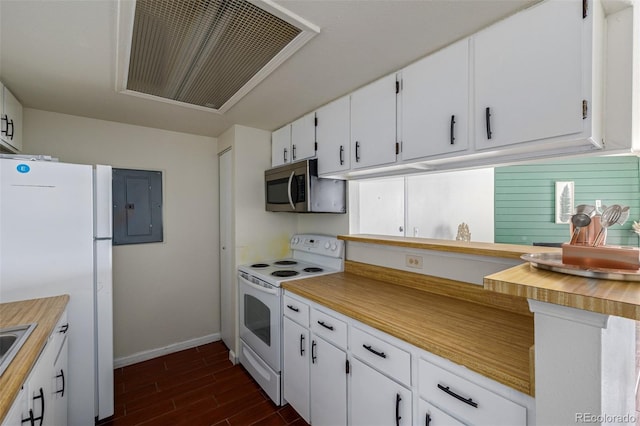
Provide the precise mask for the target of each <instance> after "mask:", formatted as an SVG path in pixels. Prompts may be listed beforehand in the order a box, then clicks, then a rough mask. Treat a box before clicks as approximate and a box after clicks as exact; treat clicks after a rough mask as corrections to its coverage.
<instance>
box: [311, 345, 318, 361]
mask: <svg viewBox="0 0 640 426" xmlns="http://www.w3.org/2000/svg"><path fill="white" fill-rule="evenodd" d="M316 358H317V356H316V341H315V340H312V341H311V364H315V363H316Z"/></svg>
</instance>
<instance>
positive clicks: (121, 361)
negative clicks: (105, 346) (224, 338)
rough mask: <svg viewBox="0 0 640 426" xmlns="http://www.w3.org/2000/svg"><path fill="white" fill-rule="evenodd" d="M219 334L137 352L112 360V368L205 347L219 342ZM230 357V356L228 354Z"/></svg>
mask: <svg viewBox="0 0 640 426" xmlns="http://www.w3.org/2000/svg"><path fill="white" fill-rule="evenodd" d="M220 339H221V337H220V333H213V334H209V335H206V336H202V337H197V338H195V339H191V340H186V341H184V342H179V343H173V344H171V345H168V346H165V347H162V348H157V349H150V350H148V351H143V352H138V353H135V354H133V355H128V356H124V357H121V358H116V359H114V360H113V368H121V367H126V366H127V365H131V364H136V363H138V362H142V361H148V360H150V359H153V358H157V357H159V356H163V355H168V354H171V353H174V352H178V351H182V350H184V349H190V348H195V347H196V346H201V345H206V344H207V343H211V342H217V341H218V340H220ZM229 356H231V354H229Z"/></svg>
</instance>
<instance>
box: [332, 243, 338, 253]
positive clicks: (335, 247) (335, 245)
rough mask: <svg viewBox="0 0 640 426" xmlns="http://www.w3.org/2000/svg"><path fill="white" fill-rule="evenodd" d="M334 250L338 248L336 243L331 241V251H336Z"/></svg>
mask: <svg viewBox="0 0 640 426" xmlns="http://www.w3.org/2000/svg"><path fill="white" fill-rule="evenodd" d="M336 250H338V245H337V244H336V243H333V244H332V245H331V251H336Z"/></svg>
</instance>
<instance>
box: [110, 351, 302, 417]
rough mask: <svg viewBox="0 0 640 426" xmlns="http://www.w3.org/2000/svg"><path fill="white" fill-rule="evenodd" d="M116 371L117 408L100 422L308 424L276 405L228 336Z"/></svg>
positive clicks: (289, 407)
mask: <svg viewBox="0 0 640 426" xmlns="http://www.w3.org/2000/svg"><path fill="white" fill-rule="evenodd" d="M114 374H115V414H114V416H113V417H111V418H110V419H107V420H105V421H102V422H99V423H98V425H99V426H133V425H192V426H201V425H202V426H209V425H218V426H233V425H264V426H272V425H273V426H280V425H295V426H303V425H307V423H306V422H305V421H304V420H303V419H301V418H300V416H299V415H298V413H296V412H295V411H294V410H293V409H292V408H291V406H289V405H286V406H284V407H278V406H276V405H275V404H274V403H273V402H272V401H271V400H270V399H269V397H268V396H267V395H266V394H265V393H264V392H263V391H262V390H261V389H260V387H259V386H258V385H257V384H256V382H255V381H254V380H253V379H252V378H251V376H250V375H249V373H247V371H246V370H245V369H244V368H243V367H242V366H241V365H239V364H238V365H235V366H234V365H233V364H232V363H231V362H230V361H229V351H228V350H227V348H226V347H225V345H224V344H223V343H222V342H214V343H210V344H207V345H203V346H198V347H196V348H192V349H187V350H184V351H180V352H176V353H173V354H169V355H165V356H162V357H159V358H154V359H152V360H149V361H144V362H141V363H138V364H134V365H130V366H127V367H124V368H118V369H116V370H115V371H114Z"/></svg>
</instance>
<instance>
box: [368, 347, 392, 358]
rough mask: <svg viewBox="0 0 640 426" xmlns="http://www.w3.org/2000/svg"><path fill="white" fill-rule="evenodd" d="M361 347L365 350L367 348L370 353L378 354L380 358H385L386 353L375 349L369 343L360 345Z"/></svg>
mask: <svg viewBox="0 0 640 426" xmlns="http://www.w3.org/2000/svg"><path fill="white" fill-rule="evenodd" d="M362 347H363V348H365V349H366V350H368V351H369V352H371V353H372V354H375V355H378V356H379V357H380V358H386V357H387V354H385V353H384V352H378V351H376V350H375V349H373V348H372V347H371V345H362Z"/></svg>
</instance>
